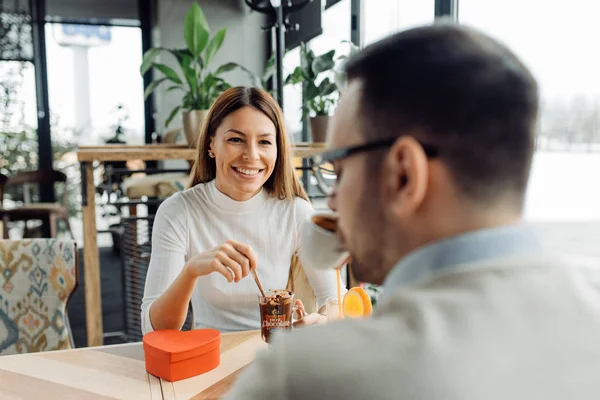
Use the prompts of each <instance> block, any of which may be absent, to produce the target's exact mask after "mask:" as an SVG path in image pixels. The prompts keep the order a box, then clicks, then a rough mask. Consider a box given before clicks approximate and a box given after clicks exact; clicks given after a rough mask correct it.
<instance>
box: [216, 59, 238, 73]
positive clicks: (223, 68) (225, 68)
mask: <svg viewBox="0 0 600 400" xmlns="http://www.w3.org/2000/svg"><path fill="white" fill-rule="evenodd" d="M239 67H240V65H239V64H238V63H234V62H229V63H227V64H223V65H221V66H220V67H219V68H218V69H217V70H216V71H215V75H221V74H224V73H225V72H229V71H233V70H234V69H236V68H239Z"/></svg>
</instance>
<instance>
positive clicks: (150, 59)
mask: <svg viewBox="0 0 600 400" xmlns="http://www.w3.org/2000/svg"><path fill="white" fill-rule="evenodd" d="M159 53H160V49H159V48H152V49H149V50H148V51H146V52H145V53H144V57H143V58H142V65H140V75H142V76H144V74H145V73H146V72H148V70H149V69H150V68H152V64H154V60H155V59H156V57H157V56H158V54H159Z"/></svg>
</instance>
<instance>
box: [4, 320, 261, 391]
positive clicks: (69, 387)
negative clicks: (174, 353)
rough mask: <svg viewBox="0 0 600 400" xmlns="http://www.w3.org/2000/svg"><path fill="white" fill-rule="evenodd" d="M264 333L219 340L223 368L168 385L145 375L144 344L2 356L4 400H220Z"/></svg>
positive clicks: (168, 383)
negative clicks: (191, 399) (43, 399)
mask: <svg viewBox="0 0 600 400" xmlns="http://www.w3.org/2000/svg"><path fill="white" fill-rule="evenodd" d="M266 347H267V345H266V343H264V342H263V341H262V339H261V337H260V331H248V332H236V333H225V334H223V335H222V336H221V365H219V367H217V368H216V369H214V370H212V371H210V372H207V373H206V374H203V375H199V376H195V377H193V378H189V379H184V380H181V381H177V382H168V381H165V380H163V379H159V378H157V377H155V376H153V375H150V374H149V373H148V372H146V368H145V366H144V352H143V348H142V344H141V343H128V344H120V345H113V346H101V347H87V348H82V349H74V350H62V351H52V352H46V353H31V354H23V355H16V356H2V357H0V398H2V399H19V400H30V399H31V400H34V399H35V400H37V399H40V398H45V399H61V400H62V399H64V400H67V399H74V400H75V399H76V400H87V399H127V400H129V399H152V400H155V399H168V400H172V399H190V398H194V399H196V400H205V399H218V398H220V397H221V396H222V395H223V394H224V393H226V392H227V391H228V390H229V388H230V387H231V384H232V383H233V382H234V381H235V378H236V377H237V375H238V374H239V373H240V372H241V370H242V369H243V368H244V367H245V366H247V365H248V364H250V363H251V362H252V361H253V360H254V357H255V354H256V352H257V351H259V350H261V349H265V348H266Z"/></svg>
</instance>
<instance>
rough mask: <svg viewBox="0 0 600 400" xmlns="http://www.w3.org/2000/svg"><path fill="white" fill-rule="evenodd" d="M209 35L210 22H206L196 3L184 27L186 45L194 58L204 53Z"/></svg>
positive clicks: (186, 17)
mask: <svg viewBox="0 0 600 400" xmlns="http://www.w3.org/2000/svg"><path fill="white" fill-rule="evenodd" d="M209 35H210V30H209V28H208V22H206V17H205V16H204V13H203V12H202V9H201V8H200V6H199V5H198V4H197V3H196V2H195V1H194V3H193V4H192V6H191V7H190V9H189V11H188V13H187V15H186V16H185V22H184V25H183V36H184V38H185V44H186V45H187V47H188V49H189V50H190V52H191V53H192V55H193V56H194V58H196V57H198V56H199V55H200V53H202V50H204V47H206V43H207V42H208V37H209Z"/></svg>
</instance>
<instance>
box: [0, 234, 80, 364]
mask: <svg viewBox="0 0 600 400" xmlns="http://www.w3.org/2000/svg"><path fill="white" fill-rule="evenodd" d="M77 266H78V257H77V246H76V244H75V242H74V241H71V240H60V239H22V240H0V356H2V355H7V354H21V353H34V352H40V351H50V350H62V349H70V348H73V347H74V344H73V339H72V335H71V328H70V327H69V320H68V317H67V302H68V301H69V299H70V297H71V295H72V294H73V292H74V291H75V288H76V286H77V280H78V272H77Z"/></svg>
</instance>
